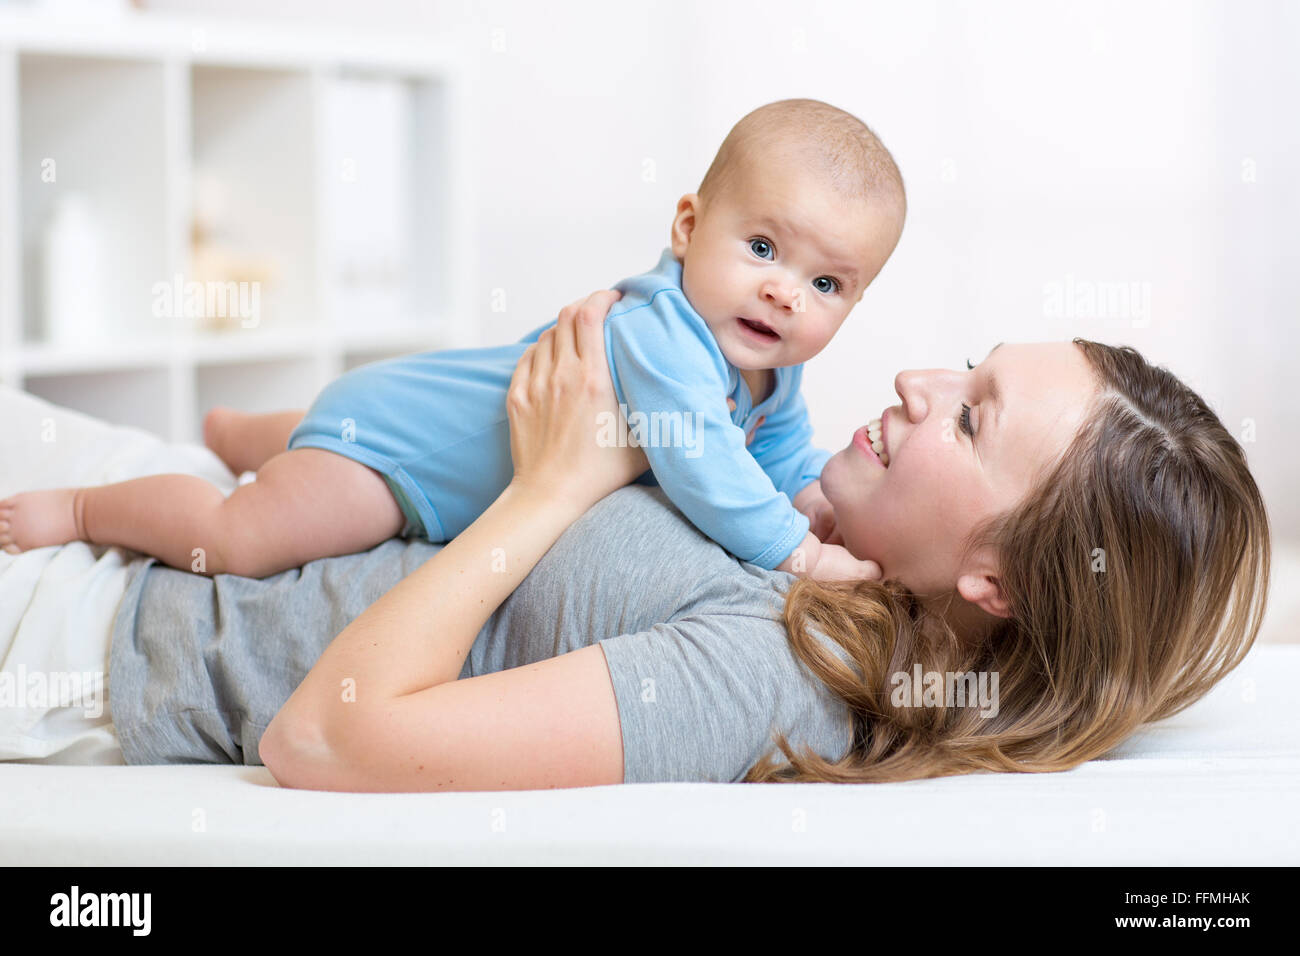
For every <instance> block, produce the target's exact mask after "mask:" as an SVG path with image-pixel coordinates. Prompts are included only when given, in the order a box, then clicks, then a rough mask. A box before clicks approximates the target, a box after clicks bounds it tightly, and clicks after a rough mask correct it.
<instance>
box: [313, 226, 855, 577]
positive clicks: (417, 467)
mask: <svg viewBox="0 0 1300 956" xmlns="http://www.w3.org/2000/svg"><path fill="white" fill-rule="evenodd" d="M614 288H616V289H618V290H620V291H621V292H622V293H623V298H622V299H620V300H619V301H618V302H616V303H615V304H614V307H613V308H612V309H611V310H610V313H609V316H608V317H607V319H606V321H605V352H606V355H607V357H608V359H609V365H610V371H611V374H612V378H613V380H614V389H615V392H616V393H617V395H618V400H619V402H620V403H622V404H623V405H624V406H625V407H626V412H627V416H628V421H629V425H630V426H631V427H632V429H633V431H634V434H636V436H637V437H638V439H639V440H640V441H641V443H642V444H643V446H644V451H645V453H646V458H647V460H648V461H649V463H650V468H651V471H650V472H647V473H646V474H644V475H642V477H641V478H640V479H638V480H639V481H640V482H641V483H642V484H659V485H660V486H662V487H663V489H664V492H665V493H666V494H667V495H668V497H669V498H670V499H671V500H672V502H673V504H675V505H676V506H677V508H678V509H679V510H680V511H681V512H682V514H684V515H685V516H686V517H687V518H689V519H690V521H691V522H692V523H693V524H694V525H695V526H696V527H697V528H699V529H700V531H702V532H703V533H704V534H706V535H708V536H709V537H710V538H712V539H713V540H714V541H716V542H717V543H718V544H720V545H722V546H723V547H724V548H726V549H727V550H728V551H730V552H731V553H732V554H734V555H735V556H736V557H738V558H740V559H742V560H744V561H749V562H751V563H753V564H756V565H758V566H759V567H762V568H766V569H769V570H770V569H772V568H775V567H776V566H777V565H778V564H780V563H781V562H782V561H784V560H785V559H786V558H787V557H789V555H790V553H791V552H792V551H793V550H794V548H795V547H796V546H797V545H798V544H799V542H800V541H802V540H803V538H804V535H806V534H807V533H808V527H809V525H808V519H807V518H806V517H804V516H803V515H802V514H800V513H799V512H798V511H796V510H795V508H794V506H793V505H792V504H791V500H792V499H793V498H794V496H795V495H796V494H798V492H799V491H800V490H801V489H803V488H804V486H806V485H808V484H809V483H811V482H812V481H815V480H816V479H817V478H818V477H819V476H820V475H821V470H822V466H823V465H825V464H826V460H827V459H828V458H829V457H830V452H828V451H824V450H821V449H817V448H813V447H812V446H811V445H810V440H811V437H812V426H811V424H810V423H809V421H808V413H807V408H806V406H805V405H804V401H803V396H802V394H801V393H800V391H799V386H800V382H801V381H802V378H803V366H802V365H795V366H789V367H785V368H777V369H773V373H774V375H775V384H774V386H773V388H772V391H771V394H770V395H768V397H767V398H766V399H764V400H763V401H762V402H760V403H759V404H757V405H754V403H753V401H752V397H751V396H750V393H749V388H748V386H747V385H746V384H745V381H744V379H743V378H742V377H741V375H740V372H739V370H738V369H737V368H736V367H735V366H733V365H732V364H731V363H730V362H728V361H727V359H726V358H725V357H724V356H723V354H722V352H721V350H720V349H719V348H718V344H717V341H716V340H715V339H714V337H713V333H712V332H710V331H709V327H708V325H707V324H706V323H705V321H704V319H703V318H702V317H701V316H700V315H699V314H698V313H697V312H696V311H695V310H694V309H693V308H692V307H691V305H690V303H689V302H687V300H686V295H685V294H684V293H683V292H682V267H681V263H679V262H678V261H677V259H676V257H675V256H674V255H673V253H672V250H671V249H665V250H664V252H663V255H662V256H661V257H660V259H659V264H658V265H657V266H656V267H655V268H654V269H653V270H652V271H650V272H647V273H644V274H642V275H639V276H634V277H633V278H631V279H625V280H623V281H622V282H620V283H619V284H618V285H616V286H615V287H614ZM554 324H555V322H554V320H552V321H550V322H547V323H546V324H545V325H543V326H541V327H539V328H537V329H535V330H534V331H532V332H530V333H529V334H528V335H526V336H524V338H522V339H520V340H519V341H518V342H515V343H512V344H509V345H499V346H492V347H489V348H479V349H449V350H442V351H432V352H419V353H416V354H413V355H405V356H401V357H399V358H395V359H388V360H384V361H380V362H373V363H371V364H369V365H363V366H360V367H359V368H355V369H352V370H351V371H349V372H347V373H345V374H344V375H342V376H340V377H339V378H337V379H335V380H334V381H333V382H331V383H330V384H329V385H327V386H326V387H325V389H324V390H323V391H322V392H321V393H320V395H319V396H318V397H317V399H316V401H315V402H314V403H313V404H312V406H311V408H310V409H309V410H308V412H307V415H306V417H305V418H304V419H303V420H302V422H301V423H300V424H299V425H298V427H297V428H296V429H294V431H293V434H292V435H290V436H289V445H288V447H289V448H324V449H326V450H328V451H332V452H336V453H338V454H340V455H345V456H347V457H348V458H352V459H354V460H356V461H359V462H361V463H362V464H363V465H368V466H369V467H371V468H373V469H375V470H376V471H378V472H379V473H380V474H382V475H383V476H384V477H385V479H386V480H387V481H388V484H389V487H390V488H392V490H393V494H394V496H395V497H396V498H397V500H398V502H399V503H400V504H401V505H402V510H403V511H404V512H405V513H406V516H407V528H406V531H405V533H408V534H411V533H416V534H420V535H422V536H423V537H425V538H427V539H428V540H429V541H433V542H438V541H450V540H451V539H452V538H453V537H455V536H456V535H457V534H459V533H460V532H461V531H463V530H464V529H465V528H467V527H469V525H470V524H471V523H472V522H473V521H474V520H475V519H476V518H477V517H478V516H479V515H480V514H481V513H482V512H483V511H485V510H486V509H487V507H488V506H489V505H490V504H491V503H492V502H493V501H494V500H496V497H497V496H498V495H499V494H500V493H501V491H502V490H503V489H504V488H505V487H506V485H507V484H509V483H510V479H511V477H512V476H513V474H514V467H513V464H512V462H511V459H510V423H509V419H508V418H507V415H506V390H507V388H508V387H509V385H510V377H511V376H512V375H513V374H514V369H515V365H516V364H517V363H518V361H519V357H520V356H521V355H522V354H523V352H524V349H525V348H527V346H528V344H529V343H531V342H535V341H537V338H538V337H539V336H540V335H541V334H542V333H543V332H544V331H546V329H548V328H550V327H551V326H553V325H554ZM728 398H731V399H733V400H734V401H735V403H736V408H735V410H734V411H731V410H728V408H727V399H728ZM760 416H766V421H765V422H764V423H763V425H762V426H761V427H760V428H759V429H758V431H757V432H756V433H755V435H754V441H753V442H752V443H751V444H750V445H749V446H746V445H745V436H746V434H747V432H748V431H749V430H750V429H752V428H753V426H754V423H755V422H756V421H757V420H758V419H759V417H760ZM611 434H612V431H611Z"/></svg>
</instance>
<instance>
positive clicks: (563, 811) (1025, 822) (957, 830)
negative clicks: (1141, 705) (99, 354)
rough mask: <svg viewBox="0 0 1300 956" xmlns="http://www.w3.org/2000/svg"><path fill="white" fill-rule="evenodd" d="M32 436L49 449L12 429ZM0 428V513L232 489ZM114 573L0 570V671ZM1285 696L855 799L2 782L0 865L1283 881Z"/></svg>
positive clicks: (84, 429) (16, 402)
mask: <svg viewBox="0 0 1300 956" xmlns="http://www.w3.org/2000/svg"><path fill="white" fill-rule="evenodd" d="M46 419H49V420H51V421H53V422H54V424H55V428H56V431H57V434H58V435H59V437H58V439H56V442H57V443H58V445H59V448H60V449H61V450H59V451H53V452H52V451H51V449H49V448H48V447H41V446H37V445H33V444H30V443H31V442H40V441H41V439H40V436H39V434H36V435H35V437H33V436H32V435H29V434H28V432H29V431H31V430H30V429H28V430H24V426H23V423H24V422H25V421H28V420H36V421H38V422H39V421H43V420H46ZM0 420H4V421H6V423H8V424H7V429H6V435H5V439H4V442H5V445H4V448H3V449H0V495H4V494H9V493H10V492H12V491H15V490H22V489H23V488H27V487H39V486H49V487H53V486H58V485H63V484H72V483H81V482H95V481H110V480H120V479H122V478H127V477H134V476H136V475H140V474H147V473H149V472H151V471H162V470H167V471H171V470H183V471H190V472H193V473H196V474H204V475H205V476H207V477H209V478H211V479H212V480H214V481H217V482H218V483H220V484H223V486H224V487H225V488H226V490H229V489H230V488H232V487H233V485H234V478H233V476H231V475H230V474H229V472H227V471H226V470H225V468H224V467H223V466H221V464H220V462H218V461H217V460H216V459H215V457H213V456H211V455H210V453H208V452H207V451H206V450H204V449H201V448H198V447H193V446H172V445H167V444H165V443H163V442H161V441H159V440H158V439H157V438H155V437H153V436H150V435H148V434H146V433H144V432H140V431H138V430H136V429H123V428H114V427H111V426H106V425H104V424H102V423H100V422H97V421H96V420H94V419H92V418H88V417H86V416H81V415H77V414H76V413H73V412H69V411H67V410H66V409H59V408H56V407H55V406H51V405H48V404H46V403H44V402H41V401H40V400H39V399H35V398H32V397H31V396H27V395H24V394H23V393H20V392H15V391H14V390H12V389H5V388H0ZM14 423H17V427H15V424H14ZM15 434H16V435H17V437H15ZM130 560H138V558H135V557H134V556H133V555H130V554H129V553H126V552H120V551H118V550H117V549H102V548H90V547H88V546H86V545H83V544H77V545H69V546H67V547H65V548H61V549H45V550H43V551H40V552H31V553H29V554H26V555H20V556H17V557H11V556H9V555H4V554H0V660H3V659H4V655H5V654H6V653H12V652H13V648H14V642H15V640H19V639H21V640H22V641H25V642H36V641H42V640H43V641H46V642H49V641H53V640H55V639H56V636H57V631H56V629H64V631H65V636H67V634H70V633H73V632H77V633H80V632H82V630H83V629H93V628H98V629H100V630H101V632H102V631H103V629H106V628H110V627H111V623H112V615H113V612H114V611H115V610H116V603H117V600H119V599H120V596H121V587H122V584H123V582H124V579H125V572H126V570H127V565H128V564H129V562H130ZM1286 583H1288V584H1289V583H1290V582H1286ZM115 595H116V597H115ZM1297 686H1300V645H1286V644H1260V645H1257V646H1256V647H1255V648H1254V649H1253V650H1252V652H1251V654H1250V655H1249V657H1248V658H1247V659H1246V661H1245V662H1244V663H1243V664H1242V666H1241V667H1240V668H1239V669H1238V670H1237V671H1235V672H1234V673H1233V674H1232V675H1230V676H1229V677H1228V678H1227V679H1226V680H1225V681H1223V682H1222V683H1221V684H1220V685H1219V686H1218V687H1216V688H1215V689H1214V690H1213V691H1212V692H1211V693H1210V694H1209V695H1207V697H1205V698H1204V699H1202V700H1201V701H1199V702H1197V703H1196V704H1195V705H1193V706H1192V707H1191V708H1189V709H1188V710H1187V711H1185V712H1184V713H1182V714H1179V715H1177V716H1175V717H1173V718H1171V719H1169V720H1167V721H1164V722H1162V723H1160V724H1158V725H1152V726H1150V727H1148V728H1145V729H1144V730H1142V731H1140V732H1139V733H1138V734H1136V735H1134V736H1133V737H1131V738H1130V739H1129V740H1128V741H1126V742H1125V743H1124V744H1123V745H1121V746H1120V747H1119V748H1117V749H1116V750H1115V751H1113V752H1112V753H1111V754H1110V755H1108V757H1107V758H1106V759H1103V760H1096V761H1092V762H1090V763H1088V764H1085V765H1083V766H1082V767H1079V768H1076V769H1075V770H1072V771H1069V772H1066V773H1057V774H1024V775H1018V774H1016V775H1012V774H996V775H976V776H964V777H955V778H946V779H941V780H930V781H915V782H909V783H897V784H877V785H866V786H843V785H812V784H799V785H788V784H782V785H763V786H756V785H737V784H732V785H723V784H637V785H624V786H616V787H593V788H585V789H579V790H562V791H523V792H503V793H446V794H427V795H426V794H382V795H381V794H331V793H311V792H297V791H290V790H282V789H280V788H279V787H277V786H276V784H275V782H274V780H273V779H272V778H271V776H270V774H269V773H267V772H266V771H265V769H263V768H252V767H233V766H232V767H211V766H183V767H123V766H50V765H32V764H13V763H8V764H0V863H3V864H6V865H16V864H57V865H75V864H90V865H98V864H124V865H139V864H321V863H355V864H361V863H468V864H473V863H525V864H527V863H795V862H799V863H865V864H961V863H966V864H971V863H975V864H989V863H1005V864H1043V863H1045V864H1106V863H1111V864H1133V865H1184V864H1211V865H1214V864H1220V865H1222V864H1296V863H1300V827H1297V825H1296V811H1297V808H1300V715H1297V711H1296V707H1295V696H1296V691H1295V688H1296V687H1297ZM110 699H111V689H110ZM10 736H11V737H12V736H13V731H12V727H11V729H10Z"/></svg>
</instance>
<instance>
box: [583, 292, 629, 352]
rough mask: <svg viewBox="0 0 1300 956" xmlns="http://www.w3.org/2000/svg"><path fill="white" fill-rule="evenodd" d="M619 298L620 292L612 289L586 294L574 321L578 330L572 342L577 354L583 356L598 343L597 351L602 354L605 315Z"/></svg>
mask: <svg viewBox="0 0 1300 956" xmlns="http://www.w3.org/2000/svg"><path fill="white" fill-rule="evenodd" d="M621 298H623V293H622V292H618V291H615V290H614V289H601V290H600V291H599V292H593V293H592V294H591V295H589V296H587V298H586V300H585V301H584V302H583V303H582V305H581V306H579V307H578V310H577V321H576V323H575V324H576V325H577V327H578V331H577V333H576V334H575V338H574V344H575V345H576V347H577V349H578V354H579V355H581V356H584V357H585V356H586V355H587V354H589V352H590V351H591V349H592V348H593V347H594V346H596V345H597V344H599V349H598V351H599V353H600V355H601V356H602V357H603V356H604V354H605V347H604V338H605V335H604V332H603V330H602V327H603V326H604V324H605V317H606V316H607V315H608V314H609V310H610V309H611V308H613V306H614V303H615V302H617V301H618V300H619V299H621ZM584 330H585V331H584Z"/></svg>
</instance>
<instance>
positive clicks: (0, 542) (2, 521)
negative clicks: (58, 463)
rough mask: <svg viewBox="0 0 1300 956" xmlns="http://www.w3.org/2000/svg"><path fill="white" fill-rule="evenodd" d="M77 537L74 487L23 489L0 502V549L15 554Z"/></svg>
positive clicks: (73, 539)
mask: <svg viewBox="0 0 1300 956" xmlns="http://www.w3.org/2000/svg"><path fill="white" fill-rule="evenodd" d="M80 538H81V534H80V533H79V531H78V529H77V489H76V488H52V489H50V490H49V491H24V492H23V493H22V494H18V495H14V496H13V497H12V498H6V499H4V500H3V501H0V550H4V551H7V552H9V553H10V554H17V553H18V552H20V551H30V550H31V549H32V548H45V547H49V546H50V545H57V544H67V543H68V542H69V541H77V540H79V539H80Z"/></svg>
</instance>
